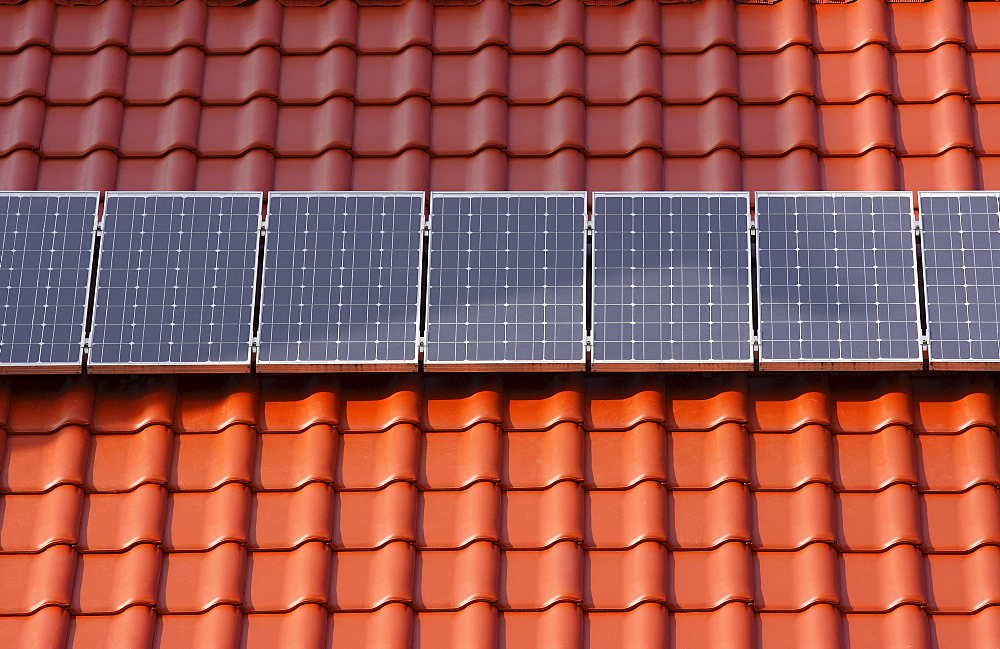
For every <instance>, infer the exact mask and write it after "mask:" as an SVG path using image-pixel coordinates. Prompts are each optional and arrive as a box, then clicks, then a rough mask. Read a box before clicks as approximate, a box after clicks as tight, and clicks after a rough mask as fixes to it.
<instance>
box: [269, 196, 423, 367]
mask: <svg viewBox="0 0 1000 649" xmlns="http://www.w3.org/2000/svg"><path fill="white" fill-rule="evenodd" d="M423 205H424V199H423V195H422V194H419V193H410V194H382V195H372V194H349V193H341V194H316V193H311V194H309V193H301V194H297V193H296V194H293V193H273V194H271V196H270V199H269V201H268V217H267V237H266V244H265V252H264V277H263V289H262V290H263V294H262V298H261V317H260V349H259V351H258V354H257V362H258V363H303V364H313V363H384V362H408V363H413V364H416V362H417V338H418V336H419V333H418V331H417V326H418V320H419V315H420V314H419V310H420V257H421V239H422V233H421V226H422V220H423Z"/></svg>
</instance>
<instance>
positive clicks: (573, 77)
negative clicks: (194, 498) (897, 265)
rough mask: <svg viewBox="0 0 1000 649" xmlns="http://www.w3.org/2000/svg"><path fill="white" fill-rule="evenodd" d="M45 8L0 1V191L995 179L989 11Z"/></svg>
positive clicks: (927, 184)
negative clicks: (38, 189) (1, 130)
mask: <svg viewBox="0 0 1000 649" xmlns="http://www.w3.org/2000/svg"><path fill="white" fill-rule="evenodd" d="M65 2H66V0H60V3H59V4H56V3H54V2H51V1H50V0H28V1H27V2H24V3H23V4H18V5H11V6H0V70H4V74H2V75H0V115H2V117H0V120H2V121H3V123H4V124H5V128H4V129H3V132H2V133H0V189H34V188H41V189H127V190H132V189H158V190H164V189H252V190H269V189H338V190H339V189H383V190H392V189H410V190H427V189H432V190H449V189H458V190H502V189H512V190H519V189H532V190H539V189H543V190H555V189H594V190H629V189H635V190H658V189H674V190H678V189H712V190H751V191H752V190H756V189H795V190H808V189H841V190H843V189H884V190H889V189H977V188H984V187H987V188H994V187H996V186H997V185H998V184H1000V90H998V88H1000V3H996V2H964V1H963V0H933V1H932V2H928V3H915V4H914V3H892V2H890V3H886V2H885V1H884V0H856V1H855V2H853V3H848V4H810V3H809V2H808V1H807V0H782V1H781V2H779V3H777V4H774V5H766V4H735V3H733V2H732V0H701V1H700V2H696V3H691V4H659V3H658V2H657V1H656V0H632V1H631V2H629V3H628V4H624V5H622V6H615V7H609V6H595V5H600V4H603V2H600V1H598V2H596V3H593V2H588V3H584V2H580V1H579V0H559V1H558V2H553V3H551V4H549V5H547V6H523V5H522V4H521V3H520V2H516V3H514V2H512V3H508V2H507V1H506V0H483V1H482V2H479V3H478V4H471V3H458V4H456V3H453V2H450V1H441V2H438V3H431V2H429V1H427V0H405V1H403V0H400V2H395V1H394V2H391V3H390V4H400V6H395V7H386V6H377V5H380V4H384V3H383V2H371V1H370V0H366V1H365V2H360V1H359V2H357V3H356V2H354V1H353V0H334V1H333V2H331V3H329V4H326V5H323V6H317V7H309V6H284V5H283V4H281V3H279V1H278V0H258V1H257V2H254V3H252V4H249V5H247V6H240V7H225V6H209V5H210V4H212V5H220V4H222V5H224V4H232V3H230V2H227V1H226V0H221V1H220V0H213V2H211V3H206V2H201V1H200V0H183V1H181V2H179V3H177V4H175V5H174V6H169V7H163V6H134V5H155V4H165V3H163V2H161V1H153V2H144V1H142V0H133V2H130V1H129V0H104V1H103V2H101V3H100V4H96V5H94V6H65V4H64V3H65ZM83 4H90V3H89V2H87V3H83ZM285 4H308V3H307V2H302V3H297V2H294V1H292V0H287V1H286V3H285Z"/></svg>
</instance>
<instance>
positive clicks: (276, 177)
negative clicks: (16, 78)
mask: <svg viewBox="0 0 1000 649" xmlns="http://www.w3.org/2000/svg"><path fill="white" fill-rule="evenodd" d="M153 179H155V185H154V184H151V183H153ZM998 185H1000V155H988V156H979V155H977V154H975V153H974V152H972V151H971V150H969V149H965V148H955V149H949V150H948V151H946V152H944V153H942V154H941V155H937V156H907V157H900V156H898V155H896V154H895V153H894V152H892V151H891V150H888V149H883V148H876V149H872V150H870V151H869V152H868V153H865V154H863V155H860V156H856V157H855V156H834V157H828V156H822V155H819V154H818V153H817V152H816V151H814V150H810V149H795V150H793V151H791V152H790V153H788V154H786V155H783V156H777V157H759V158H744V157H741V156H740V154H739V152H738V151H735V150H733V149H717V150H715V151H713V152H712V153H710V154H708V155H706V156H702V157H696V158H689V157H671V158H663V156H662V154H661V153H660V152H659V151H656V150H655V149H638V150H637V151H635V152H634V153H632V154H630V155H626V156H620V157H587V156H586V155H585V154H584V153H583V152H582V151H579V150H577V149H563V150H561V151H558V152H557V153H555V154H553V155H551V156H545V157H542V156H539V157H522V158H511V157H508V156H507V155H506V153H504V151H503V150H501V149H484V150H483V151H481V152H479V153H476V154H474V155H471V156H454V157H432V156H431V155H430V154H429V153H428V152H427V151H425V150H422V149H409V150H407V151H404V152H403V153H401V154H399V155H397V156H393V157H365V158H355V157H352V156H351V154H350V153H349V152H348V151H346V150H343V149H332V150H329V151H327V152H326V153H323V154H321V155H319V156H315V157H308V158H305V157H295V158H275V156H274V155H273V154H272V153H271V152H270V151H267V150H264V149H254V150H251V151H250V152H248V153H246V154H244V155H242V156H239V157H234V158H199V157H197V156H196V155H195V153H194V152H192V151H189V150H174V151H172V152H170V153H168V154H166V155H165V156H163V157H160V158H121V159H120V158H119V157H118V156H117V155H116V153H115V152H113V151H109V150H105V149H101V150H97V151H94V152H93V153H89V154H87V155H85V156H83V157H82V158H49V159H43V158H40V157H39V155H38V154H37V153H36V152H34V151H31V150H27V149H20V150H17V151H14V152H13V153H11V154H8V155H7V156H5V157H2V158H0V188H2V189H4V190H16V191H20V190H33V189H39V190H49V191H67V190H87V191H93V190H112V189H118V190H129V191H151V190H153V188H154V187H155V190H156V191H190V190H199V191H270V190H281V191H344V190H355V191H379V192H384V191H584V190H585V191H663V190H667V191H750V192H751V193H752V192H755V191H761V190H768V191H776V190H777V191H780V190H788V191H813V190H826V191H897V190H905V191H928V190H936V191H937V190H954V191H960V190H978V189H992V188H995V187H997V186H998Z"/></svg>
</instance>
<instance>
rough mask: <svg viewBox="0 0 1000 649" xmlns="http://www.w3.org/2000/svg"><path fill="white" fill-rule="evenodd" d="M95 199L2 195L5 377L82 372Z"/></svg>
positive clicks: (0, 333) (1, 355)
mask: <svg viewBox="0 0 1000 649" xmlns="http://www.w3.org/2000/svg"><path fill="white" fill-rule="evenodd" d="M98 198H99V195H98V194H97V192H80V193H57V192H51V193H50V192H22V193H8V192H3V193H0V218H2V219H3V224H2V229H0V309H2V311H0V371H8V372H24V371H32V370H35V371H44V372H53V371H66V372H79V371H81V370H82V360H83V341H84V335H85V331H84V328H85V326H86V321H87V304H88V300H87V297H88V292H89V290H90V273H91V268H92V266H93V257H94V240H95V229H96V226H97V204H98Z"/></svg>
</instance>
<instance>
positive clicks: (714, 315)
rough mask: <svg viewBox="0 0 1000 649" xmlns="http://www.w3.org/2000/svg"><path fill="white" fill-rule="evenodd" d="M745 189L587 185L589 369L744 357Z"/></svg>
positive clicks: (731, 362) (734, 361)
mask: <svg viewBox="0 0 1000 649" xmlns="http://www.w3.org/2000/svg"><path fill="white" fill-rule="evenodd" d="M749 207H750V199H749V196H748V195H747V194H738V193H732V194H683V193H678V194H618V193H615V194H600V193H598V194H594V272H593V275H594V291H593V356H592V361H593V366H594V369H602V366H603V369H628V368H633V369H635V368H645V369H657V368H659V367H661V366H669V365H678V366H679V367H682V368H686V369H692V368H694V367H695V366H706V367H712V366H727V367H734V366H740V367H743V368H748V367H752V365H753V356H752V348H751V338H752V334H751V315H750V301H751V296H750V213H749Z"/></svg>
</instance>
